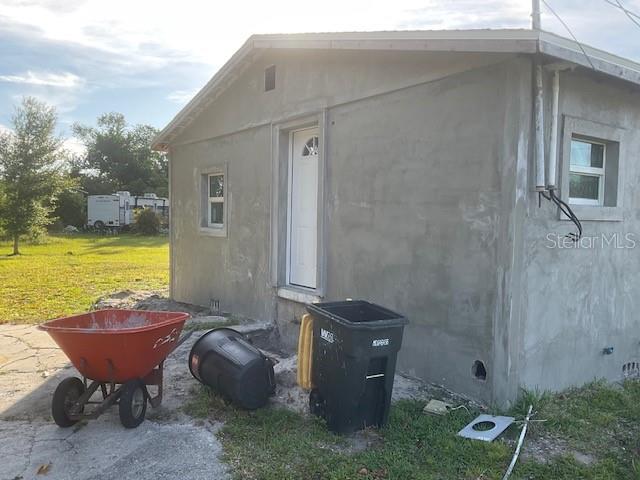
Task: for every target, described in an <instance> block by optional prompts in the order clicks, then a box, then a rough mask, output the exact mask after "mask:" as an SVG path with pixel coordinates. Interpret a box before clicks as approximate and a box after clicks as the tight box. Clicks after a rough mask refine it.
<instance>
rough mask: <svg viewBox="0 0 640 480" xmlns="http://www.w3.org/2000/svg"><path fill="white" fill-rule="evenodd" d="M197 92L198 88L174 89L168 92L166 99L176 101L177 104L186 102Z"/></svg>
mask: <svg viewBox="0 0 640 480" xmlns="http://www.w3.org/2000/svg"><path fill="white" fill-rule="evenodd" d="M196 93H198V89H193V90H176V91H173V92H171V93H169V95H167V100H170V101H172V102H175V103H178V104H181V105H182V104H185V103H187V102H188V101H189V100H191V99H192V98H193V97H194V96H195V94H196Z"/></svg>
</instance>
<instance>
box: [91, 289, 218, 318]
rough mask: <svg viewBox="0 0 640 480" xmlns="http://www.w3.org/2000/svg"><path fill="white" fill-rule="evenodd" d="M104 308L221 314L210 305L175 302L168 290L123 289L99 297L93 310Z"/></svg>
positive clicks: (194, 315) (203, 314)
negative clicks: (209, 306)
mask: <svg viewBox="0 0 640 480" xmlns="http://www.w3.org/2000/svg"><path fill="white" fill-rule="evenodd" d="M104 308H125V309H132V310H158V311H166V312H185V313H188V314H190V315H191V316H192V317H201V316H206V315H216V314H218V315H219V312H214V311H212V310H211V309H210V308H208V307H204V306H200V305H192V304H189V303H182V302H175V301H173V300H171V299H170V298H169V292H168V290H141V291H135V292H134V291H131V290H123V291H121V292H116V293H113V294H111V295H108V296H106V297H102V298H99V299H98V300H97V301H96V302H95V303H94V304H93V305H92V307H91V310H101V309H104Z"/></svg>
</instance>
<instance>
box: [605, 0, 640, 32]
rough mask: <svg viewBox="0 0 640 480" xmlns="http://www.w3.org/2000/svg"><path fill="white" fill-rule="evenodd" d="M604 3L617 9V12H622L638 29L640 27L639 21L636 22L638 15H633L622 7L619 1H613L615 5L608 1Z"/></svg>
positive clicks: (639, 16)
mask: <svg viewBox="0 0 640 480" xmlns="http://www.w3.org/2000/svg"><path fill="white" fill-rule="evenodd" d="M604 1H605V2H606V3H608V4H609V5H611V6H613V7H615V8H617V9H618V10H621V11H623V12H624V14H625V15H626V16H627V17H628V18H629V20H631V21H632V22H633V23H635V24H636V25H637V26H638V27H640V21H638V20H640V15H638V14H637V13H634V12H632V11H631V10H629V9H628V8H626V7H625V6H624V5H622V3H621V2H620V0H615V3H614V2H612V1H610V0H604Z"/></svg>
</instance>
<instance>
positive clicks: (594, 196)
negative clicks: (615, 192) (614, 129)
mask: <svg viewBox="0 0 640 480" xmlns="http://www.w3.org/2000/svg"><path fill="white" fill-rule="evenodd" d="M606 159H607V145H606V144H604V143H600V142H595V141H593V140H586V139H583V138H580V137H576V136H573V137H572V138H571V156H570V160H569V203H573V204H575V205H595V206H602V205H604V198H605V196H604V189H605V167H606V165H605V162H606Z"/></svg>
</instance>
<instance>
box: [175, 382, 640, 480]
mask: <svg viewBox="0 0 640 480" xmlns="http://www.w3.org/2000/svg"><path fill="white" fill-rule="evenodd" d="M194 393H195V396H194V398H193V400H192V402H190V403H189V404H188V406H187V407H186V409H185V410H186V411H187V413H189V414H190V415H193V416H196V417H207V416H208V417H211V418H215V419H218V420H224V421H225V422H226V423H225V426H224V427H223V429H222V430H221V431H220V433H219V437H220V439H221V441H222V443H223V446H224V460H225V461H226V462H227V463H228V464H229V465H230V467H231V470H232V472H233V474H234V476H235V477H236V478H238V479H261V480H285V479H300V478H304V479H330V480H337V479H354V480H379V479H425V480H426V479H433V480H435V479H455V480H457V479H469V480H488V479H501V478H502V475H503V474H504V471H505V470H506V468H507V466H508V464H509V462H510V460H511V456H512V454H513V449H514V444H515V439H516V438H517V435H518V434H519V427H518V426H515V425H514V426H512V427H511V428H510V429H509V430H508V431H507V432H506V433H505V434H504V435H503V438H501V439H498V440H496V441H494V442H492V443H485V442H479V441H473V440H466V439H463V438H460V437H458V436H457V435H456V433H457V432H458V430H460V429H461V428H462V427H463V426H465V425H466V424H467V423H468V422H469V421H471V420H472V419H473V418H475V416H476V415H477V414H478V413H479V412H477V411H473V410H471V411H469V412H467V411H465V410H464V409H459V410H456V411H454V412H451V413H450V414H449V415H447V416H443V417H436V416H430V415H425V414H424V413H422V409H423V407H424V404H425V402H419V401H402V402H399V403H397V404H395V405H394V406H393V407H392V409H391V417H390V421H389V425H388V426H387V428H385V429H383V430H381V431H380V432H379V434H378V435H379V437H380V438H379V441H378V442H375V444H376V446H375V447H372V448H369V449H367V450H364V451H355V452H354V451H353V449H352V448H351V447H350V443H352V442H353V441H352V440H350V439H348V438H345V437H341V436H337V435H334V434H332V433H330V432H328V431H327V429H326V428H325V425H324V423H323V422H322V421H320V420H318V419H316V418H308V417H303V416H300V415H298V414H295V413H292V412H290V411H287V410H284V409H281V408H265V409H261V410H258V411H256V412H242V411H240V410H237V409H235V408H233V407H232V406H229V405H228V404H227V403H226V402H225V401H224V400H222V399H220V398H219V397H218V396H217V395H216V394H215V393H212V392H211V391H210V390H208V389H207V388H204V387H198V389H196V390H195V392H194ZM524 401H532V402H534V405H535V408H536V415H535V419H538V420H541V419H546V420H547V421H545V422H534V423H532V424H531V426H530V429H529V434H528V435H527V438H526V440H525V450H526V447H527V445H531V446H533V445H535V444H536V443H539V442H541V441H542V440H543V439H545V438H548V437H550V438H559V439H561V440H562V442H563V443H562V445H563V448H562V449H560V450H558V451H557V455H555V456H550V457H549V458H546V459H545V462H542V463H539V461H538V460H536V459H535V458H533V457H531V456H525V455H523V456H522V457H521V458H520V460H519V461H518V463H517V465H516V469H515V471H514V473H513V475H512V477H511V478H512V479H514V480H515V479H518V480H525V479H549V480H577V479H588V480H608V479H610V480H619V479H620V480H621V479H626V480H640V383H638V382H627V383H625V384H624V385H623V386H621V387H620V386H607V385H606V384H604V383H600V382H596V383H593V384H591V385H587V386H586V387H584V388H582V389H576V390H571V391H568V392H565V393H562V394H558V395H548V394H545V395H542V394H532V393H525V395H523V402H524ZM521 409H522V406H521V408H520V409H514V411H513V412H512V413H514V414H515V415H516V416H517V418H520V419H521V418H522V416H521V414H520V410H521ZM504 438H509V439H510V441H509V442H507V441H504ZM573 452H580V453H583V454H589V455H590V456H592V458H593V459H594V461H593V463H592V464H590V465H585V464H583V463H579V462H578V461H577V460H576V459H575V457H574V455H573Z"/></svg>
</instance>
